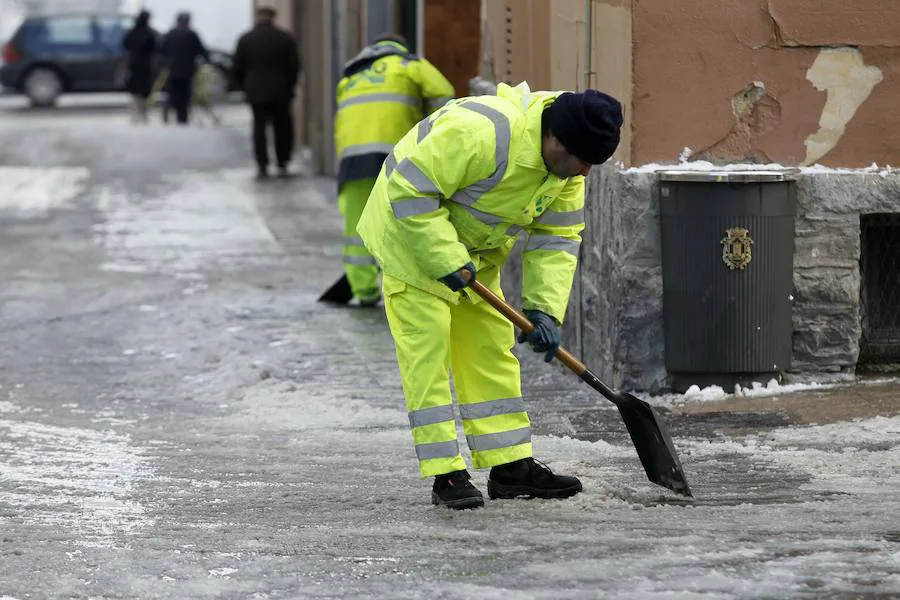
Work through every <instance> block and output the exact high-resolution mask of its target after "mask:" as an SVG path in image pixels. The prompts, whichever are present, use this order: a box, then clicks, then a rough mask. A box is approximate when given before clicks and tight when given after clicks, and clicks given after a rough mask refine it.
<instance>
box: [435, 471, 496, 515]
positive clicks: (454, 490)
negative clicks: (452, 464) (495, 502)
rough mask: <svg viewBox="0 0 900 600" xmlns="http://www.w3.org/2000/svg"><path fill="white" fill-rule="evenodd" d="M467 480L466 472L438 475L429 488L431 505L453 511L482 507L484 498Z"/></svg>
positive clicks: (467, 473) (467, 474)
mask: <svg viewBox="0 0 900 600" xmlns="http://www.w3.org/2000/svg"><path fill="white" fill-rule="evenodd" d="M469 479H471V477H469V472H468V471H466V470H462V471H453V472H452V473H447V474H446V475H438V476H437V477H435V478H434V487H433V488H431V503H432V504H438V505H441V506H446V507H447V508H455V509H463V508H478V507H479V506H484V497H483V496H482V495H481V492H479V491H478V488H476V487H475V486H474V485H472V483H471V482H470V481H469Z"/></svg>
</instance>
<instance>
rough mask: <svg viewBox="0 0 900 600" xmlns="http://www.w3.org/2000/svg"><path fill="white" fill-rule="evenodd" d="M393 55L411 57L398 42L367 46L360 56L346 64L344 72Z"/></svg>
mask: <svg viewBox="0 0 900 600" xmlns="http://www.w3.org/2000/svg"><path fill="white" fill-rule="evenodd" d="M391 55H399V56H409V50H407V49H406V48H404V47H403V46H401V45H400V44H398V43H396V42H379V43H377V44H373V45H371V46H366V47H365V48H363V49H362V51H361V52H360V53H359V54H357V55H356V56H354V57H353V58H351V59H350V60H348V61H347V62H346V63H345V64H344V72H347V71H349V70H352V69H353V67H354V65H356V64H358V63H361V62H366V61H373V60H375V59H376V58H382V57H384V56H391Z"/></svg>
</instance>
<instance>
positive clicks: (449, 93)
mask: <svg viewBox="0 0 900 600" xmlns="http://www.w3.org/2000/svg"><path fill="white" fill-rule="evenodd" d="M453 96H454V90H453V85H452V84H451V83H450V82H449V81H448V80H447V78H446V77H444V76H443V75H442V74H441V72H440V71H438V69H437V68H435V66H434V65H432V64H431V63H430V62H428V61H427V60H425V59H424V58H420V57H418V56H416V55H414V54H411V53H410V52H409V51H408V50H407V49H406V48H404V47H403V46H402V45H401V44H398V43H396V42H379V43H377V44H374V45H372V46H368V47H366V48H364V49H363V51H362V52H360V53H359V55H357V56H356V57H355V58H353V59H352V60H351V61H349V62H348V63H347V65H346V66H345V67H344V77H343V78H342V79H341V80H340V82H338V86H337V113H336V115H335V119H334V139H335V146H336V151H337V156H338V160H339V165H340V168H339V172H338V183H339V184H340V183H343V182H344V181H352V180H355V179H365V178H375V177H376V176H377V175H378V172H379V171H380V170H381V165H382V163H384V159H385V158H386V157H387V155H388V153H389V152H390V151H391V149H392V148H393V147H394V144H396V143H397V140H399V139H400V138H401V137H403V135H404V134H405V133H406V132H407V131H409V130H410V128H412V127H413V126H414V125H415V124H416V123H418V122H419V121H420V120H421V119H422V117H424V116H427V115H429V114H431V113H432V112H433V111H434V110H435V109H436V108H439V107H441V106H442V105H443V104H444V103H445V102H447V101H448V100H450V99H452V98H453Z"/></svg>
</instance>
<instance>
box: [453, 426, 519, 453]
mask: <svg viewBox="0 0 900 600" xmlns="http://www.w3.org/2000/svg"><path fill="white" fill-rule="evenodd" d="M466 441H467V442H468V443H469V450H472V451H475V452H484V451H485V450H496V449H497V448H510V447H512V446H518V445H519V444H527V443H528V442H530V441H531V427H523V428H522V429H513V430H512V431H504V432H502V433H486V434H484V435H467V436H466Z"/></svg>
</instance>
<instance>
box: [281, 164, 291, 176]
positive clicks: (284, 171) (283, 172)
mask: <svg viewBox="0 0 900 600" xmlns="http://www.w3.org/2000/svg"><path fill="white" fill-rule="evenodd" d="M278 176H279V177H290V176H291V172H290V171H288V168H287V165H278Z"/></svg>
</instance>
